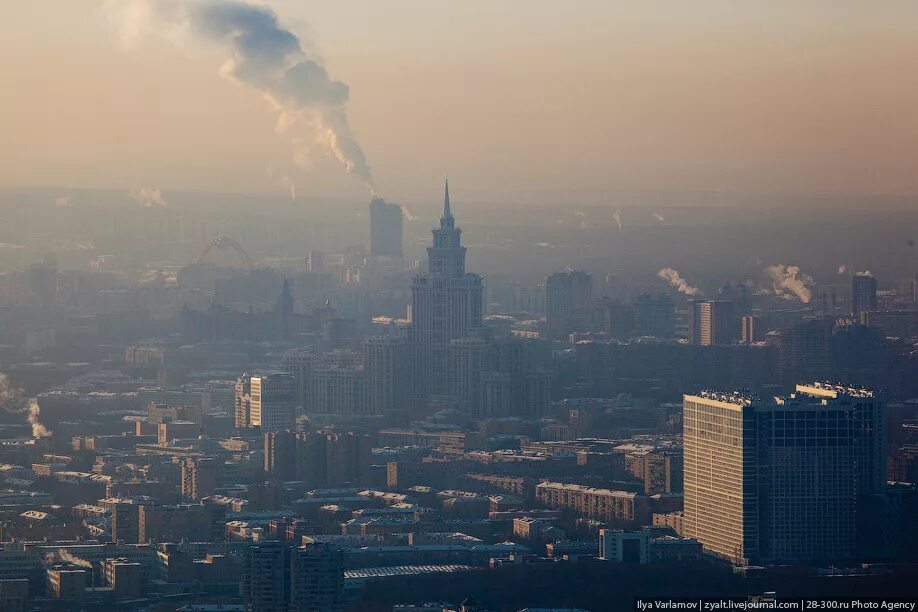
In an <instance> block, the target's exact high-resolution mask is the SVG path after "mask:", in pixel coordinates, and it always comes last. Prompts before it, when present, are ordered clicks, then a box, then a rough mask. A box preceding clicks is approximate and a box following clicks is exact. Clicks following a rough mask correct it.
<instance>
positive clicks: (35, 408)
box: [26, 397, 51, 438]
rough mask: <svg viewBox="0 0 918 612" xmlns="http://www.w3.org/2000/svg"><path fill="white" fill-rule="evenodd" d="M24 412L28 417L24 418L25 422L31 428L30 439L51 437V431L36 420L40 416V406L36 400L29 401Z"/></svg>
mask: <svg viewBox="0 0 918 612" xmlns="http://www.w3.org/2000/svg"><path fill="white" fill-rule="evenodd" d="M26 411H27V413H28V416H26V421H28V423H29V425H31V426H32V437H33V438H47V437H48V436H50V435H51V431H50V430H49V429H48V428H47V427H45V426H44V425H43V424H42V422H41V420H40V419H39V418H38V417H39V415H40V414H41V406H39V405H38V400H37V399H35V398H34V397H33V398H31V399H29V401H28V403H27V404H26Z"/></svg>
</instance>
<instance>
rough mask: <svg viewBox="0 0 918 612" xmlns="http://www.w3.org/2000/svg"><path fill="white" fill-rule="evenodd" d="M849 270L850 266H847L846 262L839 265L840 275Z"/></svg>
mask: <svg viewBox="0 0 918 612" xmlns="http://www.w3.org/2000/svg"><path fill="white" fill-rule="evenodd" d="M847 271H848V266H846V265H845V264H841V265H840V266H838V273H839V274H840V275H841V274H844V273H845V272H847Z"/></svg>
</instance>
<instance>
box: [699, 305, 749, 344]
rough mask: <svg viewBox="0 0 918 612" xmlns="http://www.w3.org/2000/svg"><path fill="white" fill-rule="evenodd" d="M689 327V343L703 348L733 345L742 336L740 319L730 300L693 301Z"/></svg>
mask: <svg viewBox="0 0 918 612" xmlns="http://www.w3.org/2000/svg"><path fill="white" fill-rule="evenodd" d="M688 325H689V342H690V343H691V344H698V345H701V346H712V345H715V344H733V343H734V342H736V340H737V338H738V337H739V334H740V318H739V316H737V312H736V305H735V304H734V303H733V302H732V301H730V300H692V301H691V302H690V303H689V317H688Z"/></svg>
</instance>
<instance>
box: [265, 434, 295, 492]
mask: <svg viewBox="0 0 918 612" xmlns="http://www.w3.org/2000/svg"><path fill="white" fill-rule="evenodd" d="M296 446H297V434H296V433H295V432H292V431H266V432H265V476H266V477H267V478H268V479H269V480H273V481H277V482H285V481H288V480H294V479H296Z"/></svg>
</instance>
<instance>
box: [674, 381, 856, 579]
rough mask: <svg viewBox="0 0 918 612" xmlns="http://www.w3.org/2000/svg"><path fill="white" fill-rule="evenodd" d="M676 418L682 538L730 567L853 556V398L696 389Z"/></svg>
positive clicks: (816, 389) (854, 463) (854, 503)
mask: <svg viewBox="0 0 918 612" xmlns="http://www.w3.org/2000/svg"><path fill="white" fill-rule="evenodd" d="M807 389H808V390H810V389H811V388H810V387H807ZM683 422H684V430H683V435H684V445H685V446H684V457H685V458H684V465H685V467H684V470H685V472H684V487H685V535H686V536H687V537H692V538H696V539H697V540H698V541H699V542H701V544H702V545H703V546H704V547H705V549H706V550H708V551H709V552H711V553H714V554H716V555H718V556H721V557H723V558H726V559H728V560H730V561H732V562H733V563H737V564H748V563H781V562H788V563H795V562H805V561H839V560H845V559H850V558H851V556H852V555H853V552H854V545H855V541H856V538H855V535H856V531H855V516H856V497H857V488H858V484H857V483H858V477H857V470H858V463H857V449H858V448H859V446H860V444H861V442H862V441H861V439H860V434H859V432H858V431H857V430H856V427H855V423H856V422H857V417H856V410H855V407H854V401H852V397H851V396H848V395H836V396H835V397H832V396H831V394H830V393H828V392H826V393H822V391H821V389H820V388H815V389H813V394H812V395H810V394H807V393H795V394H791V395H789V396H787V397H777V398H774V400H773V401H771V402H763V401H762V400H760V399H759V398H758V397H756V396H753V395H747V394H742V393H732V394H726V393H715V392H702V393H700V394H698V395H686V396H685V397H684V404H683Z"/></svg>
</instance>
